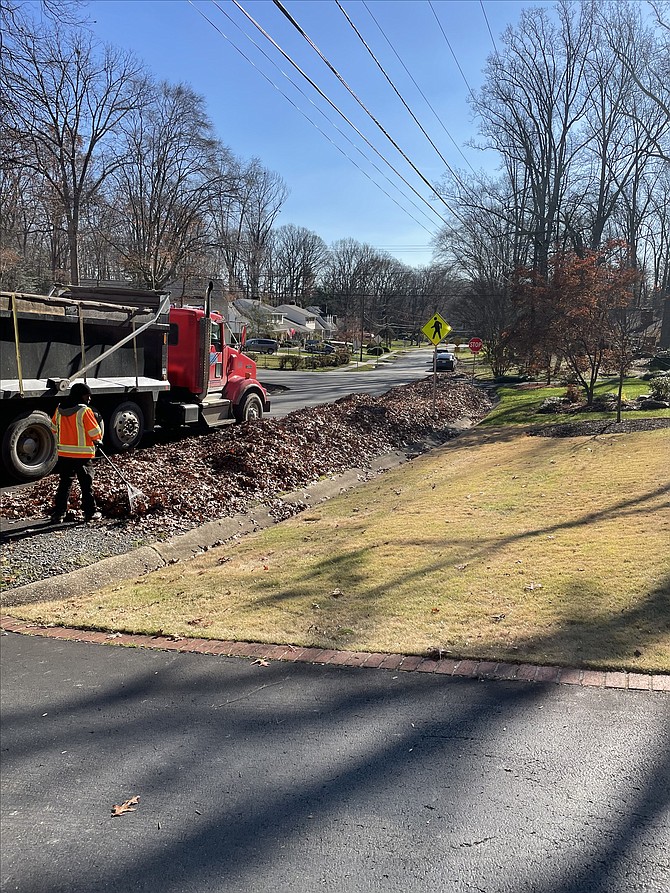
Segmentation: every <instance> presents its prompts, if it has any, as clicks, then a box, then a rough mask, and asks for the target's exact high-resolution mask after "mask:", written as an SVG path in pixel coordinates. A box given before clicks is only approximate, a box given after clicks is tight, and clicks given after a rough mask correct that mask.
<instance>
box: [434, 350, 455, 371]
mask: <svg viewBox="0 0 670 893" xmlns="http://www.w3.org/2000/svg"><path fill="white" fill-rule="evenodd" d="M457 363H458V360H457V359H456V355H455V354H453V353H451V351H448V350H438V351H437V354H436V357H435V369H436V370H437V371H438V372H453V371H454V370H455V369H456V364H457Z"/></svg>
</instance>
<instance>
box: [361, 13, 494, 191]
mask: <svg viewBox="0 0 670 893" xmlns="http://www.w3.org/2000/svg"><path fill="white" fill-rule="evenodd" d="M362 3H363V6H364V7H365V8H366V10H367V12H368V15H369V16H370V18H371V19H372V21H373V22H374V23H375V25H376V26H377V28H378V29H379V31H380V33H381V35H382V37H383V38H384V40H385V41H386V43H387V44H388V45H389V47H390V48H391V51H392V52H393V54H394V55H395V57H396V59H397V60H398V62H400V64H401V65H402V67H403V68H404V69H405V72H406V73H407V76H408V77H409V78H410V80H411V81H412V83H413V84H414V86H415V87H416V89H417V90H418V91H419V93H420V94H421V96H422V98H423V100H424V102H425V103H426V105H427V106H428V108H429V109H430V110H431V112H432V113H433V115H435V118H436V119H437V121H438V123H439V125H440V127H441V128H442V130H444V132H445V133H446V135H447V137H448V138H449V139H450V140H451V142H452V144H453V146H454V148H455V149H456V151H457V152H458V153H459V154H460V156H461V158H462V159H463V161H465V163H466V164H467V166H468V167H469V168H470V170H471V171H472V173H473V174H476V173H477V171H476V170H475V169H474V168H473V166H472V165H471V164H470V161H469V160H468V157H467V156H466V155H465V154H464V153H463V150H462V149H461V147H460V146H459V145H458V143H457V142H456V140H455V139H454V138H453V136H452V135H451V133H450V132H449V130H448V129H447V127H446V125H445V123H444V121H443V120H442V118H441V117H440V116H439V114H438V113H437V112H436V111H435V109H434V108H433V105H432V103H431V101H430V100H429V99H428V97H427V96H426V94H425V93H424V92H423V90H422V89H421V87H420V85H419V84H418V83H417V82H416V80H415V78H414V75H413V74H412V72H411V71H410V70H409V68H408V67H407V66H406V65H405V63H404V61H403V59H402V57H401V56H400V54H399V53H398V51H397V50H396V48H395V47H394V46H393V44H392V43H391V41H390V40H389V38H388V36H387V35H386V32H385V31H384V29H383V28H382V26H381V25H380V24H379V22H378V21H377V19H376V18H375V15H374V13H373V12H372V10H371V9H370V7H369V6H368V4H367V3H366V0H362Z"/></svg>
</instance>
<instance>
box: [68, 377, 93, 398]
mask: <svg viewBox="0 0 670 893" xmlns="http://www.w3.org/2000/svg"><path fill="white" fill-rule="evenodd" d="M90 396H91V389H90V388H89V386H88V385H87V384H86V382H85V381H78V382H75V384H73V385H72V388H71V389H70V397H71V399H72V400H74V401H78V400H81V399H82V398H83V397H90Z"/></svg>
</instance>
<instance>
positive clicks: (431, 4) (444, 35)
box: [428, 0, 475, 96]
mask: <svg viewBox="0 0 670 893" xmlns="http://www.w3.org/2000/svg"><path fill="white" fill-rule="evenodd" d="M428 6H430V8H431V10H432V13H433V15H434V16H435V21H436V22H437V24H438V27H439V29H440V31H441V32H442V36H443V37H444V39H445V41H446V42H447V46H448V47H449V50H450V52H451V55H452V56H453V57H454V62H455V63H456V67H457V68H458V70H459V71H460V73H461V77H462V78H463V80H464V81H465V86H466V87H467V88H468V90H469V91H470V95H471V96H474V95H475V91H474V90H473V89H472V87H471V86H470V84H469V83H468V79H467V78H466V76H465V72H464V71H463V69H462V68H461V63H460V62H459V61H458V59H457V58H456V53H455V52H454V50H453V47H452V46H451V43H450V42H449V38H448V37H447V34H446V31H445V30H444V28H443V27H442V22H441V21H440V20H439V19H438V17H437V13H436V12H435V7H434V6H433V3H432V0H428Z"/></svg>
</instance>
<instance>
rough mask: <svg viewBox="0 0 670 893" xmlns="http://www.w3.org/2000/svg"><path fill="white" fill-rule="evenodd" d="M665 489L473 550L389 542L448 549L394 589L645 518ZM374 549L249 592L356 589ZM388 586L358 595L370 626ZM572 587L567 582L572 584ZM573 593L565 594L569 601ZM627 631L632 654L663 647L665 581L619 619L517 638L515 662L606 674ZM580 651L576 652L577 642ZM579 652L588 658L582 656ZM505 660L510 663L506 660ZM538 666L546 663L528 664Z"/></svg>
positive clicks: (669, 609) (266, 599)
mask: <svg viewBox="0 0 670 893" xmlns="http://www.w3.org/2000/svg"><path fill="white" fill-rule="evenodd" d="M667 492H668V490H667V487H658V488H656V489H655V490H651V491H649V492H648V493H644V494H642V495H640V496H637V497H635V498H633V499H622V500H620V501H619V502H617V503H616V504H614V505H612V506H609V507H607V508H603V509H600V510H598V511H594V512H587V513H584V514H582V515H581V516H579V517H576V518H574V519H572V520H569V521H561V522H557V523H556V524H550V525H545V526H542V527H536V528H533V529H532V530H526V531H523V532H521V533H514V534H510V535H509V536H502V537H499V536H492V537H489V538H486V539H481V540H479V541H478V542H477V544H476V545H475V547H473V544H472V542H471V541H470V540H467V541H465V540H458V539H456V538H454V537H450V538H449V539H444V540H441V541H440V540H438V541H435V540H434V539H430V540H428V539H426V540H422V539H421V538H415V539H412V540H405V541H402V540H401V541H394V545H395V546H397V548H398V549H400V550H401V549H402V547H403V546H404V545H407V546H410V545H411V546H412V547H416V546H422V545H426V546H429V547H430V549H431V550H435V551H440V550H444V549H448V550H449V552H448V555H444V554H442V555H441V556H440V558H439V559H438V560H436V561H433V562H432V563H430V564H421V565H420V566H419V567H414V568H407V569H406V570H405V571H403V572H400V573H398V574H397V575H396V577H395V579H394V581H393V582H394V584H398V585H399V586H403V587H407V586H408V585H415V586H416V587H421V585H422V581H423V580H424V578H425V577H426V576H429V577H431V576H433V575H435V574H438V573H439V572H440V571H441V570H444V569H445V568H448V567H453V566H454V564H455V563H456V562H457V561H458V560H459V559H462V557H463V555H467V560H468V563H472V562H474V561H477V560H478V559H483V558H489V559H490V558H491V557H492V556H493V555H494V554H495V553H496V552H499V551H501V550H502V549H505V548H507V547H508V546H510V545H514V544H518V543H522V542H524V541H526V540H529V539H533V538H535V537H546V536H548V535H553V534H555V533H557V532H559V531H565V530H571V529H577V528H580V527H584V526H588V525H591V524H594V523H598V522H604V521H611V520H616V521H625V519H626V518H631V517H634V516H635V515H638V514H646V513H647V512H648V511H649V505H650V504H651V503H656V504H655V505H654V509H655V510H660V509H668V508H670V501H667V500H666V501H662V502H661V503H660V504H658V500H659V498H662V497H664V496H666V495H667ZM374 549H375V546H366V547H361V548H359V549H351V550H347V551H344V552H342V553H341V554H337V555H329V556H328V557H327V558H325V559H323V560H322V561H319V562H317V563H316V564H315V565H314V566H313V567H310V568H309V570H307V571H305V573H304V574H303V575H302V577H301V578H300V579H301V583H302V585H300V586H296V587H293V588H292V589H285V590H279V591H273V592H270V593H269V592H268V591H267V587H266V586H265V584H264V583H262V582H261V583H256V584H252V588H253V589H255V590H256V591H257V592H259V593H260V597H259V598H258V602H257V603H258V604H259V605H273V604H286V603H287V602H290V601H291V600H293V599H295V598H304V597H305V594H306V593H307V592H308V591H311V588H312V586H313V582H314V580H315V579H319V580H325V581H326V582H325V583H324V585H322V587H321V589H322V590H323V591H325V592H328V591H332V590H334V589H343V590H345V591H346V590H347V588H350V589H358V590H360V589H361V584H362V583H363V582H364V581H365V579H366V578H367V575H366V573H365V571H364V570H363V568H364V566H365V564H366V562H367V560H368V558H369V556H370V555H371V553H372V552H373V551H374ZM388 585H389V584H388V581H384V582H382V583H380V584H379V585H378V586H371V587H370V586H368V587H367V589H365V591H363V592H362V598H363V599H364V600H365V601H367V602H368V603H369V607H370V617H371V618H372V620H371V624H370V625H371V627H372V625H373V624H374V622H375V621H374V603H375V601H376V600H378V599H379V598H380V597H382V596H384V595H385V594H386V592H387V590H388ZM577 585H579V584H577V583H575V584H573V586H577ZM582 586H583V592H582V597H581V598H578V599H577V602H578V603H579V602H583V603H584V604H585V605H587V606H589V608H590V609H591V610H592V607H593V605H595V604H597V600H598V595H599V594H598V592H597V591H595V589H594V588H593V587H590V586H589V584H588V583H584V584H582ZM575 595H577V593H573V596H575ZM572 603H573V602H572V598H570V597H568V599H567V604H572ZM631 629H635V630H636V633H635V636H634V640H635V643H634V644H635V648H636V649H640V648H642V647H643V646H645V645H649V644H652V643H658V642H661V641H663V640H666V639H667V640H668V641H670V581H669V580H668V579H664V580H663V581H661V582H660V583H659V585H658V587H657V588H656V589H655V590H653V591H652V592H650V593H648V595H647V596H646V597H645V598H644V600H643V601H642V603H641V604H637V605H635V606H634V607H632V608H629V609H624V610H623V611H622V612H621V613H620V614H619V615H615V616H612V615H609V614H607V615H602V614H599V615H598V616H597V617H590V618H586V619H579V618H574V617H564V618H563V626H562V627H561V629H560V630H559V631H558V632H556V633H550V634H548V635H547V636H546V637H543V638H541V639H539V640H538V639H537V638H533V639H519V638H517V637H515V646H516V647H517V648H518V649H519V657H518V658H517V660H523V659H524V657H525V656H527V655H528V654H529V653H530V652H533V653H534V654H535V655H537V654H538V653H541V654H548V655H550V657H549V658H548V659H549V660H551V662H557V663H560V664H561V665H563V666H587V665H588V664H589V661H593V662H596V663H598V664H600V663H601V662H602V661H608V660H611V661H612V665H611V666H612V668H613V669H615V668H619V667H620V666H621V664H620V662H622V661H623V662H625V661H632V660H633V656H634V655H633V654H632V653H631V646H630V641H631V636H630V630H631ZM581 643H584V645H585V646H586V644H588V646H589V647H588V648H586V647H582V644H581ZM585 651H587V652H588V653H584V652H585ZM455 656H460V657H475V658H476V657H480V658H481V657H482V656H483V655H482V654H481V653H480V654H477V653H475V652H474V651H473V652H472V653H468V654H465V653H463V654H459V655H455ZM510 659H511V658H510ZM536 659H538V660H546V658H544V657H543V658H536Z"/></svg>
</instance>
